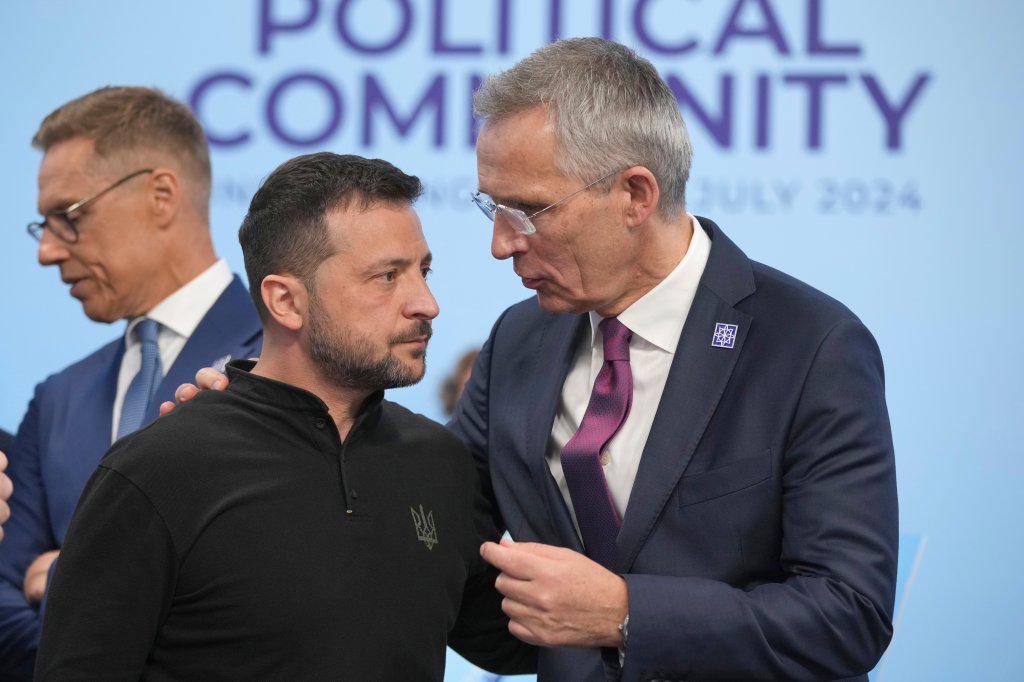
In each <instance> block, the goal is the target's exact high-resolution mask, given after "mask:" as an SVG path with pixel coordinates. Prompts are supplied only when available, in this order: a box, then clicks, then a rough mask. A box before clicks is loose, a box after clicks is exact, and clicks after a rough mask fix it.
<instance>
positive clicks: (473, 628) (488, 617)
mask: <svg viewBox="0 0 1024 682" xmlns="http://www.w3.org/2000/svg"><path fill="white" fill-rule="evenodd" d="M464 471H465V472H466V475H465V476H464V477H463V478H465V479H469V480H465V482H464V483H463V485H462V486H461V489H462V490H466V491H471V493H467V494H468V499H469V500H470V503H471V504H472V507H473V509H472V514H471V518H468V519H467V536H468V537H470V538H472V541H471V542H470V543H469V546H468V547H467V548H466V549H467V555H468V556H469V557H470V559H471V561H470V570H469V575H468V577H467V579H466V586H465V589H464V591H463V595H462V606H461V608H460V609H459V614H458V616H457V618H456V621H455V626H454V627H453V628H452V629H451V631H450V632H449V633H448V645H449V646H450V647H451V648H452V649H454V650H455V651H457V652H458V653H459V654H460V655H461V656H462V657H463V658H465V659H466V660H467V661H469V662H470V663H472V664H474V665H476V666H479V667H481V668H483V669H484V670H488V671H490V672H494V673H500V674H502V675H518V674H522V673H532V672H536V670H537V648H536V647H534V646H532V645H529V644H526V643H524V642H522V641H520V640H518V639H516V638H515V637H513V636H512V634H511V633H510V632H509V631H508V616H506V615H505V612H504V611H502V609H501V601H502V595H501V594H500V593H499V592H498V590H497V589H496V588H495V587H494V581H495V580H497V578H498V570H497V569H496V568H494V567H493V566H491V565H490V564H488V563H487V562H486V561H484V560H483V559H482V558H481V557H480V553H479V551H478V549H479V546H480V544H481V543H482V542H483V541H484V540H497V539H498V538H499V535H500V533H498V532H497V531H496V530H495V528H494V525H493V518H494V513H493V511H492V506H493V505H492V503H491V501H490V499H489V498H488V497H487V496H485V495H483V494H482V490H481V484H480V483H478V481H477V478H478V473H477V471H476V470H474V469H472V468H470V467H465V469H464Z"/></svg>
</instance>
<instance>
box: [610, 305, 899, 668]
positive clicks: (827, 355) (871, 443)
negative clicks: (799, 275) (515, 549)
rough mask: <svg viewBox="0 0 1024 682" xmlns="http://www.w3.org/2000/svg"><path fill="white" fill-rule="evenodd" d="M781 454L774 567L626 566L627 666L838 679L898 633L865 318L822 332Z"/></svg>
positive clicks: (884, 456) (886, 467) (893, 524)
mask: <svg viewBox="0 0 1024 682" xmlns="http://www.w3.org/2000/svg"><path fill="white" fill-rule="evenodd" d="M796 380H799V378H796ZM783 467H784V470H783V472H782V486H783V490H782V538H783V541H782V547H781V556H780V565H781V567H782V570H783V571H784V575H783V576H782V578H781V580H780V581H778V582H766V583H764V584H761V585H758V586H756V587H753V588H751V589H748V590H740V589H736V588H734V587H731V586H730V585H728V584H726V583H723V582H718V581H715V580H710V579H699V578H688V577H669V576H659V575H626V576H624V577H625V579H626V582H627V584H628V587H629V613H630V622H629V623H630V625H629V626H630V636H629V645H628V647H627V649H626V658H625V667H624V679H627V680H634V679H640V678H644V676H646V675H656V676H661V677H671V678H676V677H685V678H686V679H688V680H710V679H738V678H741V679H748V680H778V679H787V680H811V679H836V678H844V677H851V676H854V675H859V674H863V673H865V672H867V671H868V670H870V669H871V668H872V667H873V666H874V665H875V663H876V662H877V661H878V659H879V658H880V657H881V654H882V652H884V650H885V647H886V646H887V645H888V642H889V640H890V638H891V636H892V623H891V619H892V609H893V601H894V596H895V594H894V593H895V574H896V554H897V544H898V513H897V500H896V478H895V465H894V455H893V447H892V437H891V434H890V427H889V420H888V414H887V411H886V405H885V393H884V379H883V370H882V362H881V357H880V355H879V352H878V349H877V346H876V345H875V342H874V339H872V337H871V335H870V333H869V332H868V331H867V329H865V328H864V326H863V325H862V324H861V323H860V322H859V321H856V320H844V321H842V322H839V323H838V324H837V325H836V326H835V327H833V328H832V329H831V331H830V332H829V333H828V334H827V335H826V336H825V337H824V339H823V341H822V343H821V344H820V346H819V348H818V351H817V353H816V355H815V357H814V360H813V362H812V363H811V366H810V370H809V372H808V374H807V376H806V377H804V386H803V389H802V391H801V394H800V400H799V404H798V407H797V409H796V413H795V415H794V419H793V423H792V425H791V427H790V429H789V436H788V445H787V448H786V450H785V453H784V458H783Z"/></svg>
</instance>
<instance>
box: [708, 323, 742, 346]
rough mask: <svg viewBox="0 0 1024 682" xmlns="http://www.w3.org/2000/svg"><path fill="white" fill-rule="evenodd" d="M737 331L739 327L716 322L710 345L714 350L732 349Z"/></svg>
mask: <svg viewBox="0 0 1024 682" xmlns="http://www.w3.org/2000/svg"><path fill="white" fill-rule="evenodd" d="M739 330H740V328H739V326H737V325H735V324H726V323H725V322H716V323H715V333H714V335H713V336H712V337H711V345H712V346H714V347H715V348H732V347H733V346H735V345H736V334H737V332H739Z"/></svg>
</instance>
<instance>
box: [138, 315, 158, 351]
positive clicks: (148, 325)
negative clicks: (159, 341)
mask: <svg viewBox="0 0 1024 682" xmlns="http://www.w3.org/2000/svg"><path fill="white" fill-rule="evenodd" d="M159 329H160V325H159V324H158V323H157V321H156V320H151V319H149V318H148V317H146V318H143V320H142V321H141V322H139V323H138V324H137V325H135V336H136V338H138V339H139V342H140V343H142V344H143V345H145V344H149V343H156V337H157V332H158V331H159Z"/></svg>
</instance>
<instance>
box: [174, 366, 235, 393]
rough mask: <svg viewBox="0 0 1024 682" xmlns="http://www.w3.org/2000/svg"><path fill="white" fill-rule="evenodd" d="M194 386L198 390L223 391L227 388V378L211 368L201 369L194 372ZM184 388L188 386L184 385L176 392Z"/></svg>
mask: <svg viewBox="0 0 1024 682" xmlns="http://www.w3.org/2000/svg"><path fill="white" fill-rule="evenodd" d="M196 385H197V386H198V387H199V388H200V389H207V388H212V389H214V390H216V391H223V390H224V389H225V388H227V387H228V378H227V377H226V376H224V375H223V374H221V373H220V372H218V371H217V370H215V369H214V368H213V367H203V368H202V369H201V370H199V371H198V372H196ZM184 386H188V384H184V385H183V386H181V387H179V388H178V390H179V391H180V390H181V389H182V388H184ZM193 395H194V394H193ZM191 397H192V396H189V398H191ZM186 400H188V398H186Z"/></svg>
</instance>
